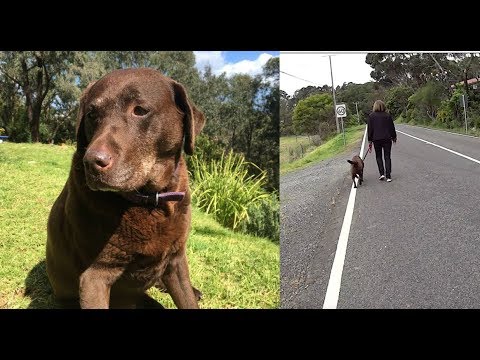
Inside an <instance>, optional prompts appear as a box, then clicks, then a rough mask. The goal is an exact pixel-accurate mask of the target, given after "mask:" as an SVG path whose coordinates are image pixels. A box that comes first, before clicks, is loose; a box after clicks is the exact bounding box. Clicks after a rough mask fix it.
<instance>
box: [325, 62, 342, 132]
mask: <svg viewBox="0 0 480 360" xmlns="http://www.w3.org/2000/svg"><path fill="white" fill-rule="evenodd" d="M328 60H329V61H330V76H331V78H332V95H333V105H334V106H335V107H337V102H336V100H335V87H334V86H333V71H332V57H331V55H328ZM335 122H336V123H337V134H338V133H339V132H340V127H339V126H338V116H337V112H336V111H335Z"/></svg>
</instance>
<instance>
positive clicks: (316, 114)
mask: <svg viewBox="0 0 480 360" xmlns="http://www.w3.org/2000/svg"><path fill="white" fill-rule="evenodd" d="M332 120H333V121H332ZM322 123H323V124H324V125H327V127H326V128H325V129H324V132H326V133H329V132H330V129H331V127H332V126H331V125H332V124H333V127H335V120H334V115H333V99H332V97H331V96H330V95H329V94H317V95H312V96H309V97H308V98H306V99H304V100H300V101H299V102H298V104H297V106H296V107H295V109H294V111H293V128H294V129H295V133H296V134H308V135H312V134H315V133H317V132H320V131H319V129H320V126H321V124H322ZM325 135H328V134H325V133H324V134H320V136H322V137H324V136H325Z"/></svg>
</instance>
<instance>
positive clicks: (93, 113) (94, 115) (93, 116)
mask: <svg viewBox="0 0 480 360" xmlns="http://www.w3.org/2000/svg"><path fill="white" fill-rule="evenodd" d="M85 116H86V117H87V118H88V119H91V120H93V119H95V118H96V117H97V116H96V114H95V111H89V112H88V113H86V114H85Z"/></svg>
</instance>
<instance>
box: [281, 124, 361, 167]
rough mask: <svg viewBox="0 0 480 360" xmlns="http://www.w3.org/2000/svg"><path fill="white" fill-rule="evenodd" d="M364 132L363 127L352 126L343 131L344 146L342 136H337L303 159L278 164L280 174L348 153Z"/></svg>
mask: <svg viewBox="0 0 480 360" xmlns="http://www.w3.org/2000/svg"><path fill="white" fill-rule="evenodd" d="M364 132H365V125H356V126H352V127H350V128H348V129H346V130H345V140H346V146H344V145H343V135H342V134H338V135H335V136H334V137H333V138H331V139H330V140H328V141H327V142H325V143H324V144H322V145H320V146H319V147H317V148H315V150H313V151H311V152H309V153H308V154H307V155H305V156H304V157H303V158H301V159H299V160H296V161H293V162H290V163H282V162H280V174H285V173H288V172H290V171H294V170H299V169H302V168H305V167H307V166H310V165H313V164H315V163H317V162H319V161H321V160H325V159H329V158H331V157H333V156H335V155H338V154H340V153H342V152H345V151H350V150H351V149H352V148H353V146H355V144H356V143H357V141H358V140H361V139H362V137H363V134H364Z"/></svg>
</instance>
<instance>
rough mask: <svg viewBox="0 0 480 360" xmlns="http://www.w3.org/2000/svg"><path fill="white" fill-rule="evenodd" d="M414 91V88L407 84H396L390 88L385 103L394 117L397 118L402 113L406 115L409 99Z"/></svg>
mask: <svg viewBox="0 0 480 360" xmlns="http://www.w3.org/2000/svg"><path fill="white" fill-rule="evenodd" d="M413 93H414V90H413V89H412V88H411V87H409V86H405V85H399V86H395V87H393V88H391V89H389V90H388V92H387V95H386V101H385V105H386V106H387V109H388V111H389V112H390V114H391V115H392V117H393V119H396V118H397V117H399V116H400V115H402V116H403V117H405V116H406V114H407V106H408V99H409V97H410V96H412V95H413Z"/></svg>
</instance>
